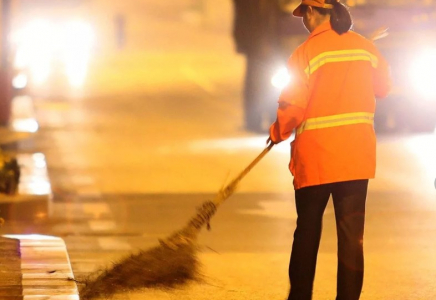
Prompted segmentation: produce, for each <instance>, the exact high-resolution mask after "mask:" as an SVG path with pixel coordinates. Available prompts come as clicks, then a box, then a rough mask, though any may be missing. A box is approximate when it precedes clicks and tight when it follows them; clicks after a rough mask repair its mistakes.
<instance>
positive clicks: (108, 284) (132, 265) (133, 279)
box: [80, 243, 200, 300]
mask: <svg viewBox="0 0 436 300" xmlns="http://www.w3.org/2000/svg"><path fill="white" fill-rule="evenodd" d="M199 277H200V275H199V262H198V260H197V257H196V246H195V245H194V244H193V243H188V244H184V245H179V246H178V247H177V248H176V249H172V248H170V247H168V246H166V245H165V244H161V245H159V246H156V247H154V248H151V249H149V250H147V251H140V252H139V253H137V254H131V255H130V256H128V257H125V258H124V259H122V260H121V261H120V262H118V263H116V264H114V265H113V266H112V268H110V269H107V270H104V271H102V272H100V273H99V274H98V275H97V276H96V277H95V276H94V278H88V279H87V280H85V282H84V283H85V286H83V288H82V289H81V290H80V298H81V299H84V300H87V299H94V298H97V297H109V296H112V295H114V294H116V293H120V292H125V291H129V290H135V289H140V288H174V287H177V286H181V285H184V284H186V283H188V282H189V281H193V280H197V279H198V278H199Z"/></svg>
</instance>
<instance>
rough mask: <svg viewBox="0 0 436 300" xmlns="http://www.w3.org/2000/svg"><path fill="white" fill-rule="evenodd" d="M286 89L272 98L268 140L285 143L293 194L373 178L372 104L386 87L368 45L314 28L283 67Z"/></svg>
mask: <svg viewBox="0 0 436 300" xmlns="http://www.w3.org/2000/svg"><path fill="white" fill-rule="evenodd" d="M288 67H289V71H290V74H291V77H292V82H291V84H289V85H288V86H287V87H286V88H285V89H284V90H283V91H282V94H281V95H280V98H279V108H278V110H277V121H276V122H275V123H274V124H272V125H271V128H270V136H271V138H272V140H273V141H275V142H280V141H283V140H285V139H287V138H289V137H290V135H291V133H292V131H293V130H294V129H295V131H296V136H295V139H294V141H293V142H292V143H291V147H292V151H291V162H290V164H289V167H290V170H291V172H292V174H293V175H294V187H295V189H299V188H303V187H307V186H313V185H319V184H325V183H331V182H340V181H347V180H356V179H369V178H373V177H374V176H375V162H376V156H375V151H376V149H375V147H376V138H375V133H374V126H373V125H374V124H373V123H374V112H375V104H376V103H375V97H379V98H383V97H386V96H387V94H388V92H389V90H390V86H391V80H390V73H389V66H388V64H387V62H386V60H385V59H384V58H383V57H382V56H381V54H380V53H379V51H378V50H377V49H376V47H375V46H374V44H373V43H372V42H371V41H369V40H367V39H366V38H364V37H362V36H360V35H359V34H357V33H355V32H352V31H349V32H347V33H344V34H342V35H338V34H337V33H336V32H335V31H333V30H332V29H331V26H330V22H325V23H323V24H321V25H320V26H319V27H318V28H316V29H315V30H314V31H313V32H312V33H311V34H310V36H309V38H308V39H307V40H306V42H305V43H303V44H302V45H301V46H300V47H298V48H297V50H296V51H295V52H294V53H293V54H292V55H291V57H290V59H289V61H288Z"/></svg>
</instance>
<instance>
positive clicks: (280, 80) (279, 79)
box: [271, 67, 291, 89]
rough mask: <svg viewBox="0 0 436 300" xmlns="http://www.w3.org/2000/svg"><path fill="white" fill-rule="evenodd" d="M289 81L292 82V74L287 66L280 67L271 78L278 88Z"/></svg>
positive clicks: (281, 87)
mask: <svg viewBox="0 0 436 300" xmlns="http://www.w3.org/2000/svg"><path fill="white" fill-rule="evenodd" d="M289 82H291V76H290V74H289V72H288V69H287V68H285V67H283V68H281V69H279V70H278V71H277V72H276V73H275V74H274V76H273V77H272V78H271V84H272V85H273V86H274V87H276V88H278V89H283V88H284V87H285V86H287V85H288V84H289Z"/></svg>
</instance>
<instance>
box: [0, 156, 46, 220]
mask: <svg viewBox="0 0 436 300" xmlns="http://www.w3.org/2000/svg"><path fill="white" fill-rule="evenodd" d="M16 158H17V161H18V165H19V166H20V172H21V176H20V181H19V183H18V193H17V194H16V195H4V194H0V217H2V218H3V219H5V220H14V221H20V220H44V219H47V218H49V217H50V216H51V211H52V205H51V203H52V201H51V200H52V190H51V185H50V181H49V178H48V172H47V163H46V161H45V156H44V155H43V154H42V153H34V154H17V155H16Z"/></svg>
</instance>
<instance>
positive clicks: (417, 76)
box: [410, 49, 436, 100]
mask: <svg viewBox="0 0 436 300" xmlns="http://www.w3.org/2000/svg"><path fill="white" fill-rule="evenodd" d="M435 70H436V49H431V50H430V49H429V50H427V51H424V52H422V53H421V54H419V55H418V56H416V59H415V60H414V61H413V62H412V66H411V69H410V80H411V83H412V85H413V87H414V89H415V90H416V92H417V93H418V94H419V95H421V96H422V97H423V98H425V99H435V100H436V84H435V83H434V77H433V76H434V74H435Z"/></svg>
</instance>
